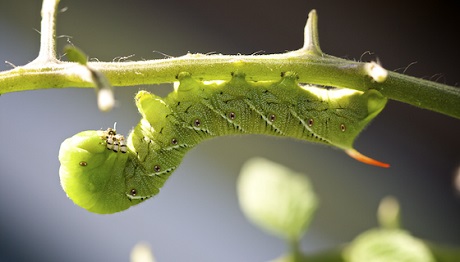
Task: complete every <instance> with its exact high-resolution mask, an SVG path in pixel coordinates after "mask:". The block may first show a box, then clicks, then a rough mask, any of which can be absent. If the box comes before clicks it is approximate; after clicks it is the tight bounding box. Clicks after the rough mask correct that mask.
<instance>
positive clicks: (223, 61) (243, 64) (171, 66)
mask: <svg viewBox="0 0 460 262" xmlns="http://www.w3.org/2000/svg"><path fill="white" fill-rule="evenodd" d="M58 3H59V0H44V2H43V9H42V16H43V18H42V29H41V30H42V31H41V34H42V35H41V46H40V53H39V55H38V57H37V58H36V59H35V60H34V61H32V62H31V63H29V64H27V65H25V66H18V67H16V68H14V69H11V70H8V71H3V72H0V95H1V94H5V93H9V92H18V91H26V90H37V89H46V88H66V87H81V88H83V87H94V86H95V83H94V80H93V79H92V78H91V77H90V76H88V72H87V71H88V70H87V68H91V69H93V70H96V71H99V72H100V73H102V74H104V75H105V76H106V77H107V79H108V81H109V82H110V83H111V84H112V85H113V86H132V85H143V84H160V83H171V82H174V81H176V78H175V77H176V75H177V74H178V73H180V72H182V71H186V72H189V73H191V74H192V75H193V76H194V77H196V78H198V79H203V80H227V79H230V73H231V72H236V71H240V72H244V73H245V74H246V76H247V77H248V80H259V81H260V80H275V79H279V77H280V74H281V73H282V72H286V71H293V72H296V73H297V74H298V76H299V81H300V82H303V83H309V84H318V85H325V86H334V87H344V88H351V89H357V90H367V89H377V90H379V91H380V92H381V93H382V94H383V95H385V96H387V97H388V98H389V99H393V100H397V101H401V102H404V103H408V104H411V105H414V106H417V107H420V108H425V109H429V110H433V111H436V112H439V113H442V114H446V115H449V116H452V117H455V118H459V119H460V102H459V101H460V88H455V87H452V86H447V85H444V84H440V83H435V82H431V81H428V80H423V79H418V78H415V77H410V76H406V75H402V74H399V73H395V72H387V71H386V70H384V69H383V68H381V67H380V66H379V65H377V64H375V63H363V62H355V61H349V60H345V59H341V58H337V57H334V56H330V55H326V54H324V53H322V51H321V49H320V46H319V40H318V32H317V16H316V12H315V11H314V10H313V11H311V12H310V14H309V19H308V21H307V25H306V27H305V42H304V46H303V47H302V48H301V49H299V50H296V51H292V52H287V53H284V54H271V55H258V56H253V55H249V56H248V55H202V54H187V55H185V56H181V57H176V58H166V59H155V60H149V61H138V62H89V63H88V64H87V67H85V66H82V65H80V64H78V63H71V62H61V61H59V60H57V59H56V51H55V47H56V44H55V18H56V9H57V5H58ZM372 69H377V70H372ZM373 72H381V74H379V75H377V76H375V75H373Z"/></svg>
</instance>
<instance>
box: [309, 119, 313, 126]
mask: <svg viewBox="0 0 460 262" xmlns="http://www.w3.org/2000/svg"><path fill="white" fill-rule="evenodd" d="M313 123H314V121H313V118H310V119H309V120H308V126H313Z"/></svg>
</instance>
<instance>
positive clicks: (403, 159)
mask: <svg viewBox="0 0 460 262" xmlns="http://www.w3.org/2000/svg"><path fill="white" fill-rule="evenodd" d="M40 8H41V1H30V0H1V2H0V60H1V61H8V62H10V63H12V64H14V65H24V64H26V63H27V62H29V61H31V60H33V59H34V58H35V57H36V55H37V54H38V48H39V33H38V32H37V31H38V30H40ZM60 8H61V9H63V10H65V12H62V13H60V14H59V15H58V24H57V34H58V35H61V36H63V37H61V38H60V39H59V40H58V50H59V53H60V54H62V49H63V46H64V45H65V44H66V43H67V41H68V39H69V40H70V41H71V42H72V43H73V44H75V45H76V46H78V47H80V48H81V49H82V50H84V51H85V52H86V53H87V54H88V55H89V56H90V57H92V58H97V59H99V60H101V61H112V60H114V59H115V60H116V59H117V58H119V57H124V56H131V55H134V56H133V57H131V58H129V59H130V60H143V59H153V58H163V57H164V55H163V54H166V55H168V56H180V55H184V54H186V53H187V52H193V53H195V52H200V53H210V52H217V53H223V54H237V53H241V54H252V53H258V54H259V53H267V54H268V53H279V52H285V51H288V50H295V49H297V48H299V47H301V46H302V44H303V43H302V42H303V27H304V25H305V22H306V19H307V15H308V12H309V11H310V10H311V9H316V10H317V12H318V16H319V35H320V43H321V48H322V50H323V51H324V52H326V53H328V54H331V55H335V56H338V57H343V58H349V59H356V60H363V61H371V60H376V59H379V60H380V62H381V63H382V65H383V66H384V67H385V68H387V69H390V70H396V71H398V72H403V71H405V72H406V74H409V75H413V76H417V77H422V78H426V79H432V80H434V81H437V82H442V83H447V84H450V85H456V86H458V84H459V82H460V74H459V69H460V68H459V66H458V61H459V60H460V51H459V50H460V49H459V48H458V47H459V46H460V40H458V37H457V34H458V32H459V28H460V27H459V20H458V13H459V11H460V10H459V9H460V5H459V4H458V2H457V1H453V0H452V1H447V0H443V1H415V0H408V1H393V0H387V1H363V0H357V1H342V0H330V1H324V0H310V1H306V0H285V1H281V2H280V1H267V0H263V1H262V0H254V1H245V0H234V1H224V0H215V1H204V0H195V1H185V0H183V1H179V0H170V1H160V0H151V1H146V0H144V1H141V0H133V1H129V2H128V1H114V0H110V1H109V0H99V1H89V0H80V1H68V0H62V1H61V4H60ZM10 68H11V66H10V65H9V64H6V63H3V62H2V63H1V64H0V70H7V69H10ZM170 87H171V85H161V86H136V87H127V88H122V87H119V88H116V98H117V101H118V106H117V108H115V109H114V110H112V111H111V112H110V113H102V112H100V111H99V110H98V109H97V106H96V97H95V93H94V91H93V90H91V89H74V88H68V89H60V90H59V89H50V90H41V91H30V92H22V93H11V94H5V95H3V96H1V97H0V137H1V139H2V142H1V147H0V243H1V244H0V261H67V262H71V261H128V260H129V252H130V250H131V249H132V248H133V246H134V245H135V244H136V243H138V242H139V241H144V242H148V243H149V244H150V246H151V247H152V249H153V252H154V254H155V256H156V258H157V260H158V261H159V262H164V261H203V262H206V261H266V260H269V259H273V258H275V257H277V256H279V255H281V254H283V253H284V252H285V245H284V243H283V242H282V241H281V240H279V239H277V238H275V237H272V236H270V235H268V234H266V233H264V232H262V231H259V229H257V228H255V227H254V226H253V225H251V224H250V223H249V222H248V221H247V220H246V218H245V217H244V216H243V214H242V213H241V211H240V209H239V207H238V200H237V196H236V188H235V182H236V179H237V176H238V173H239V170H240V167H241V165H242V164H243V163H244V162H245V160H247V159H249V158H250V157H253V156H262V157H265V158H268V159H271V160H273V161H277V162H279V163H281V164H283V165H287V166H289V167H290V168H292V169H294V170H297V171H299V172H304V173H306V174H307V175H308V177H309V178H310V180H311V182H312V184H313V187H314V190H315V191H316V193H317V195H318V197H319V200H320V206H319V209H318V211H317V213H316V215H315V217H314V219H313V223H312V225H311V228H310V230H309V231H308V232H307V235H306V237H305V238H304V239H303V241H302V249H303V250H304V251H306V252H315V251H321V250H324V249H328V248H333V247H335V246H337V245H339V244H341V243H344V242H348V241H351V240H352V239H353V238H354V237H355V236H356V235H358V234H359V233H361V232H362V231H364V230H366V229H369V228H371V227H375V226H377V220H376V216H375V213H376V210H377V206H378V203H379V201H380V200H381V198H383V197H384V196H387V195H393V196H395V197H397V198H398V199H399V201H400V203H401V207H402V219H403V225H404V227H405V228H406V229H407V230H409V231H410V232H412V233H413V234H414V235H415V236H417V237H420V238H424V239H428V240H432V241H435V242H439V243H444V244H451V245H457V246H460V224H459V221H460V197H459V196H460V194H458V192H456V191H455V188H454V186H453V180H454V176H455V172H460V171H459V166H460V137H459V135H460V120H458V119H454V118H450V117H447V116H444V115H441V114H438V113H434V112H429V111H426V110H422V109H419V108H415V107H412V106H409V105H405V104H401V103H398V102H394V101H391V102H389V104H388V106H387V108H386V109H385V110H384V111H383V112H382V114H381V115H380V116H379V117H377V119H376V120H375V121H374V122H373V123H372V124H371V126H370V127H369V128H367V129H366V131H365V132H364V133H363V134H362V135H361V136H360V137H359V138H358V140H357V142H356V148H357V149H358V150H359V151H361V152H362V153H364V154H366V155H369V156H371V157H373V158H376V159H378V160H382V161H385V162H388V163H390V164H391V165H392V166H391V168H389V169H382V168H377V167H373V166H367V165H364V164H361V163H359V162H357V161H355V160H353V159H351V158H349V157H348V156H346V155H345V154H344V153H343V152H341V151H339V150H336V149H333V148H329V147H325V146H321V145H315V144H310V143H304V142H299V141H295V140H292V139H280V138H273V137H264V136H244V137H243V136H240V137H223V138H218V139H215V140H211V141H207V142H205V143H203V144H200V145H199V146H198V147H196V148H195V149H193V150H191V151H190V152H189V153H188V154H187V155H186V157H185V159H184V161H183V163H182V165H181V166H180V168H179V169H177V171H176V172H175V173H174V174H173V175H172V176H171V178H170V180H169V181H168V182H167V183H166V185H165V187H164V188H163V189H162V192H161V194H159V195H158V196H156V197H155V198H154V199H152V200H149V201H146V202H145V203H143V204H141V205H138V206H136V207H134V208H131V209H129V210H127V211H126V212H122V213H118V214H114V215H97V214H92V213H89V212H87V211H86V210H84V209H81V208H79V207H77V206H75V205H74V204H73V202H72V201H71V200H69V199H68V198H67V197H66V195H65V193H64V191H63V190H62V189H61V186H60V184H59V175H58V169H59V161H58V158H57V157H58V151H59V146H60V143H61V142H62V141H63V140H64V139H66V138H67V137H70V136H72V135H74V134H76V133H77V132H80V131H82V130H89V129H96V130H97V129H106V128H107V127H112V126H113V124H114V122H117V131H119V132H120V133H123V134H127V133H128V132H129V131H130V129H131V128H132V127H133V126H134V125H136V124H137V122H138V121H139V119H140V117H139V115H138V113H137V109H136V107H135V105H134V102H133V97H134V94H135V93H136V92H137V91H138V90H141V89H147V90H149V91H151V92H155V93H157V94H160V95H166V94H167V93H168V92H169V91H170V90H171V88H170ZM459 106H460V101H459Z"/></svg>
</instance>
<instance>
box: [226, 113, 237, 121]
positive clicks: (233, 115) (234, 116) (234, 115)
mask: <svg viewBox="0 0 460 262" xmlns="http://www.w3.org/2000/svg"><path fill="white" fill-rule="evenodd" d="M228 118H230V119H231V120H234V119H235V118H236V114H235V113H234V112H230V113H228Z"/></svg>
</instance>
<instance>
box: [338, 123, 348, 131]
mask: <svg viewBox="0 0 460 262" xmlns="http://www.w3.org/2000/svg"><path fill="white" fill-rule="evenodd" d="M340 130H342V132H345V131H346V130H347V127H346V126H345V124H340Z"/></svg>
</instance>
